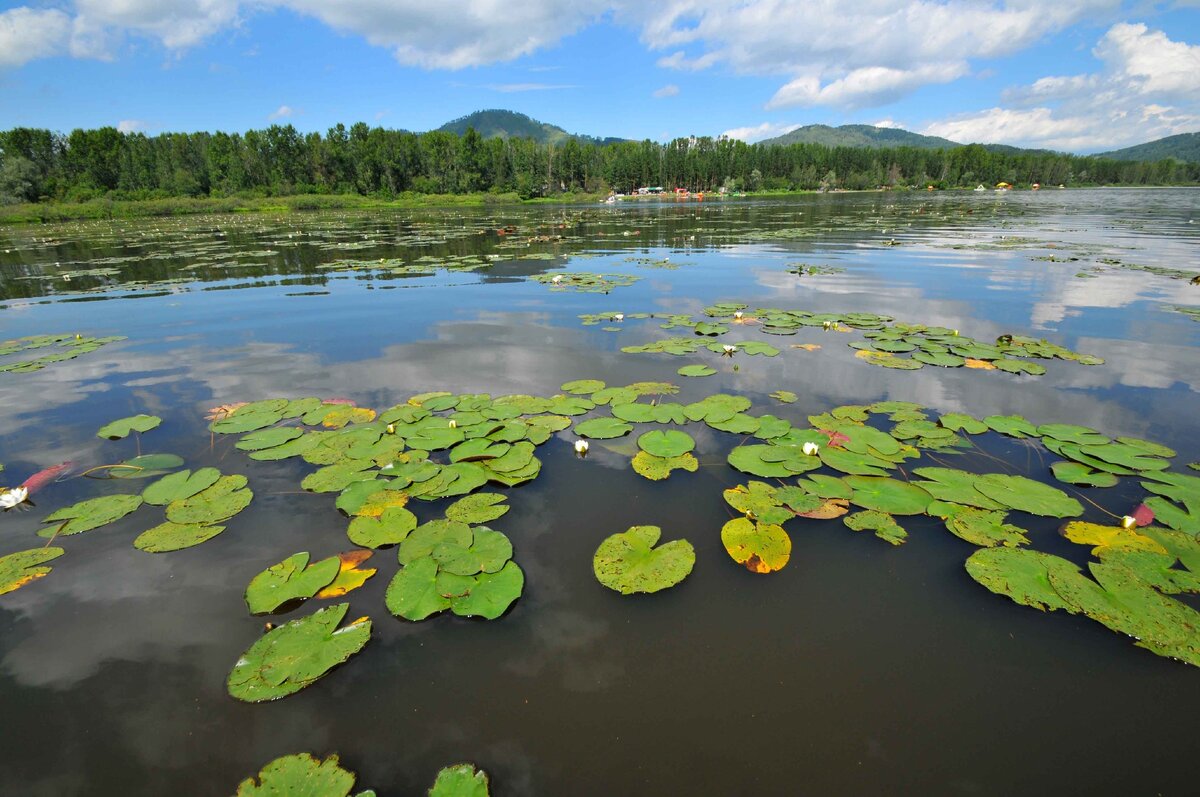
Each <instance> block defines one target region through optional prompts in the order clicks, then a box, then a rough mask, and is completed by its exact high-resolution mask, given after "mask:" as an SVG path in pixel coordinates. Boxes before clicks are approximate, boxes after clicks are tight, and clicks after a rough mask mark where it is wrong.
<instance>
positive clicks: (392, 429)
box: [387, 423, 396, 434]
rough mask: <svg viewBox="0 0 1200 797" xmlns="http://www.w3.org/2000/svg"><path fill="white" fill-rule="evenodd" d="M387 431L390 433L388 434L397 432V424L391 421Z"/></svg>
mask: <svg viewBox="0 0 1200 797" xmlns="http://www.w3.org/2000/svg"><path fill="white" fill-rule="evenodd" d="M387 433H388V434H395V433H396V424H394V423H389V424H388V425H387Z"/></svg>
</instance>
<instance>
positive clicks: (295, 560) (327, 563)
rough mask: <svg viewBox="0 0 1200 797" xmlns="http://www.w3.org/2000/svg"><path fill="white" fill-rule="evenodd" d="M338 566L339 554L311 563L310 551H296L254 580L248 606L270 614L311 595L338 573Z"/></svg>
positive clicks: (247, 588)
mask: <svg viewBox="0 0 1200 797" xmlns="http://www.w3.org/2000/svg"><path fill="white" fill-rule="evenodd" d="M338 567H339V560H338V558H337V557H336V556H331V557H329V558H328V559H322V560H321V561H319V562H316V563H314V564H311V565H310V564H309V563H308V552H307V551H301V552H300V553H297V554H292V555H291V556H289V557H288V558H287V559H284V560H283V561H282V562H280V563H279V564H276V565H271V566H270V567H268V568H267V569H266V570H264V571H262V572H261V573H259V574H258V575H256V576H255V577H254V578H252V579H251V580H250V584H249V586H247V587H246V606H247V607H248V608H249V609H250V613H251V614H269V613H271V612H273V611H275V610H277V609H278V608H279V607H280V606H283V605H285V604H287V603H290V602H292V601H295V600H304V599H307V598H311V597H313V596H314V595H316V594H317V593H318V592H319V591H320V590H321V589H323V588H324V587H327V586H329V585H330V583H331V582H332V581H333V580H334V579H335V578H336V577H337V575H338Z"/></svg>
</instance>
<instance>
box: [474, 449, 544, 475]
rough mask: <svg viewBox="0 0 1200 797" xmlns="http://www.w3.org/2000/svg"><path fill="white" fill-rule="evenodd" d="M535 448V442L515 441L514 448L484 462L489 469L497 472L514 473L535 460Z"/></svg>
mask: <svg viewBox="0 0 1200 797" xmlns="http://www.w3.org/2000/svg"><path fill="white" fill-rule="evenodd" d="M534 450H535V448H534V445H533V443H527V442H524V441H522V442H520V443H513V445H512V448H510V449H509V450H508V451H507V452H505V454H504V456H501V457H496V458H495V459H490V460H488V461H487V462H486V463H484V464H485V465H486V467H487V469H488V470H490V471H493V472H495V473H512V472H514V471H518V470H521V469H523V468H525V467H527V466H528V465H529V463H530V462H532V461H534V457H533V452H534Z"/></svg>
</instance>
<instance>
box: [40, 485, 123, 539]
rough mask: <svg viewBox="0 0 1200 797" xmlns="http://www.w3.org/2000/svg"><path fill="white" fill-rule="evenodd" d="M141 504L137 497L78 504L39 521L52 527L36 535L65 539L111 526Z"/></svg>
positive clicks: (103, 498)
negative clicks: (110, 524) (56, 536)
mask: <svg viewBox="0 0 1200 797" xmlns="http://www.w3.org/2000/svg"><path fill="white" fill-rule="evenodd" d="M141 505H142V497H141V496H140V495H106V496H103V497H101V498H91V499H89V500H87V501H80V502H79V503H77V504H73V505H71V506H68V507H64V508H62V509H60V510H58V511H57V512H53V513H51V514H49V515H47V516H46V519H45V520H43V521H42V522H43V523H53V524H55V525H54V526H51V527H49V528H45V529H42V530H41V531H39V532H38V536H39V537H54V536H55V535H58V536H63V537H69V536H71V535H72V534H82V533H83V532H85V531H91V530H92V529H98V528H100V527H101V526H107V525H108V524H109V523H115V522H116V521H118V520H120V519H121V518H123V517H125V516H126V515H128V514H129V513H131V512H133V511H135V510H136V509H137V508H138V507H139V506H141ZM60 524H61V525H60Z"/></svg>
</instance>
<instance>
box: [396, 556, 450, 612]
mask: <svg viewBox="0 0 1200 797" xmlns="http://www.w3.org/2000/svg"><path fill="white" fill-rule="evenodd" d="M437 576H438V563H437V561H436V560H435V559H434V558H433V557H432V556H429V555H425V556H420V557H416V558H414V559H412V560H411V561H410V562H409V563H408V564H406V565H405V566H404V567H402V568H401V569H400V571H399V572H398V573H396V575H395V577H394V578H393V579H392V582H391V583H390V584H388V588H387V594H386V596H385V598H384V601H385V603H386V604H387V608H388V611H390V612H391V613H392V614H394V615H396V616H397V617H403V618H404V619H405V620H412V621H414V622H416V621H419V620H424V619H426V618H427V617H431V616H433V615H435V614H437V613H439V612H443V611H445V610H446V609H449V608H450V599H449V598H447V597H445V596H443V595H442V594H441V592H440V591H439V590H438V586H437Z"/></svg>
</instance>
